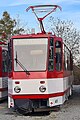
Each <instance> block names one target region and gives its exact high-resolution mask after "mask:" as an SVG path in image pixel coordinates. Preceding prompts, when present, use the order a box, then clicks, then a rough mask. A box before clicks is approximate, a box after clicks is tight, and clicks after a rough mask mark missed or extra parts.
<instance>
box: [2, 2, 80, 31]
mask: <svg viewBox="0 0 80 120" xmlns="http://www.w3.org/2000/svg"><path fill="white" fill-rule="evenodd" d="M41 4H57V5H59V6H61V7H62V11H59V10H58V11H56V12H55V13H52V14H51V15H52V16H54V17H58V18H61V19H62V20H71V21H72V22H73V23H74V26H75V27H76V28H77V29H78V30H80V27H79V26H80V0H2V1H0V18H1V17H2V13H3V12H4V11H8V13H9V14H10V16H11V17H12V18H16V17H17V15H18V14H19V16H20V19H21V21H23V23H27V24H28V26H29V27H32V28H36V29H38V28H37V27H38V22H37V20H36V18H35V16H34V15H33V13H32V12H26V8H27V7H28V6H30V5H41ZM48 19H49V17H48V18H46V20H45V21H44V22H45V23H47V20H48Z"/></svg>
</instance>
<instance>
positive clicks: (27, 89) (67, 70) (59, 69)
mask: <svg viewBox="0 0 80 120" xmlns="http://www.w3.org/2000/svg"><path fill="white" fill-rule="evenodd" d="M72 81H73V71H72V55H71V52H70V50H69V49H68V48H67V47H66V45H65V44H64V43H63V40H62V39H61V38H60V37H56V36H54V35H52V34H51V33H46V34H43V33H39V34H29V35H17V36H13V37H12V38H11V39H10V42H9V79H8V108H11V107H12V108H19V109H23V110H25V111H28V112H29V111H32V110H34V111H37V110H38V109H42V108H43V109H44V108H45V109H48V108H52V107H54V106H58V105H61V104H63V103H64V102H65V101H66V100H67V99H68V97H69V96H70V95H71V94H72Z"/></svg>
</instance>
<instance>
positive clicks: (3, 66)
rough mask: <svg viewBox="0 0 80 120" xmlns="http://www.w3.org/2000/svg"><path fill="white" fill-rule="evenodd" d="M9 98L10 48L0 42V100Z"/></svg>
mask: <svg viewBox="0 0 80 120" xmlns="http://www.w3.org/2000/svg"><path fill="white" fill-rule="evenodd" d="M7 96H8V48H7V45H6V44H5V42H0V100H3V99H6V98H7Z"/></svg>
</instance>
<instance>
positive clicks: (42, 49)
mask: <svg viewBox="0 0 80 120" xmlns="http://www.w3.org/2000/svg"><path fill="white" fill-rule="evenodd" d="M47 43H48V40H47V38H41V39H40V38H39V39H14V70H15V71H23V69H22V68H21V67H20V66H19V65H18V64H16V61H15V58H16V52H17V59H18V60H19V61H20V63H21V64H22V65H23V66H24V67H25V68H26V69H27V70H28V71H41V70H46V61H47Z"/></svg>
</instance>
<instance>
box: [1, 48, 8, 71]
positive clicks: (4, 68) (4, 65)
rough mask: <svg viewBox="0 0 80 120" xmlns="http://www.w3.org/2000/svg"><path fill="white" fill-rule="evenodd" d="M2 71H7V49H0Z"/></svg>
mask: <svg viewBox="0 0 80 120" xmlns="http://www.w3.org/2000/svg"><path fill="white" fill-rule="evenodd" d="M2 71H3V72H8V51H7V50H2Z"/></svg>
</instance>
